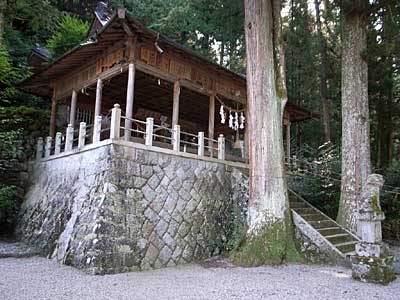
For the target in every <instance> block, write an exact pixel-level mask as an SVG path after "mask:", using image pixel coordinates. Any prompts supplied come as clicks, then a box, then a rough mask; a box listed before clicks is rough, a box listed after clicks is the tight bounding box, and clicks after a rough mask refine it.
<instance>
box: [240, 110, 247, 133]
mask: <svg viewBox="0 0 400 300" xmlns="http://www.w3.org/2000/svg"><path fill="white" fill-rule="evenodd" d="M244 121H246V118H245V117H244V114H243V112H241V113H240V126H239V128H240V129H244Z"/></svg>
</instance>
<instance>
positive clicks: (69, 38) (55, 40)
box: [46, 15, 89, 57]
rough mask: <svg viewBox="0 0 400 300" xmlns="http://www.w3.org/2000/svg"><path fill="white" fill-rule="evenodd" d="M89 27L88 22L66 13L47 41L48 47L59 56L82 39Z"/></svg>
mask: <svg viewBox="0 0 400 300" xmlns="http://www.w3.org/2000/svg"><path fill="white" fill-rule="evenodd" d="M88 29H89V25H88V23H87V22H84V21H81V20H79V19H77V18H75V17H73V16H70V15H66V16H64V17H63V18H62V19H61V20H60V21H59V23H58V24H57V27H56V30H55V32H54V33H53V35H52V36H51V38H50V39H49V40H48V41H47V45H46V47H47V49H49V50H50V52H51V53H52V54H53V56H54V57H59V56H61V55H63V54H64V53H66V52H67V51H68V50H70V49H72V48H73V47H74V46H76V45H77V44H78V43H79V42H80V41H82V40H83V39H84V38H85V36H86V34H87V31H88Z"/></svg>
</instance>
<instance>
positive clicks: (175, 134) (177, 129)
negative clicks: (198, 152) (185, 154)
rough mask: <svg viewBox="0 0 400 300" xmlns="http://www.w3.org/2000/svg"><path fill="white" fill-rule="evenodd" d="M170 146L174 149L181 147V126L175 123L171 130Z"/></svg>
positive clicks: (178, 149)
mask: <svg viewBox="0 0 400 300" xmlns="http://www.w3.org/2000/svg"><path fill="white" fill-rule="evenodd" d="M172 147H173V149H174V151H178V152H179V151H180V148H181V126H180V125H175V126H174V129H173V130H172Z"/></svg>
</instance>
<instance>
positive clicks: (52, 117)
mask: <svg viewBox="0 0 400 300" xmlns="http://www.w3.org/2000/svg"><path fill="white" fill-rule="evenodd" d="M56 118H57V100H56V99H54V98H53V99H52V101H51V115H50V132H49V136H50V137H52V138H54V137H55V133H56Z"/></svg>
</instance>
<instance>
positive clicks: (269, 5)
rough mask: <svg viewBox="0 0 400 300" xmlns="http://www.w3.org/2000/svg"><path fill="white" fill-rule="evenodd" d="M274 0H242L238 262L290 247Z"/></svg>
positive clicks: (274, 259)
mask: <svg viewBox="0 0 400 300" xmlns="http://www.w3.org/2000/svg"><path fill="white" fill-rule="evenodd" d="M280 9H281V1H280V0H245V17H246V23H245V24H246V25H245V26H246V28H245V30H246V46H247V78H248V79H247V80H248V81H247V98H248V113H249V115H248V120H249V123H248V124H249V133H250V199H249V211H248V213H249V218H248V222H249V223H248V225H249V227H248V232H247V242H246V244H245V245H244V246H243V247H242V249H241V250H240V251H241V252H239V253H238V256H237V257H236V258H238V260H237V261H238V262H239V263H242V264H243V265H260V264H264V263H273V264H276V263H281V262H283V261H284V260H285V259H286V258H287V254H288V252H290V251H292V250H293V249H294V248H292V246H293V242H292V236H291V234H292V231H291V230H292V228H291V219H290V214H289V202H288V192H287V184H286V178H285V168H284V155H283V138H282V120H283V109H284V106H285V104H286V100H287V94H286V83H285V74H284V64H283V62H284V57H283V56H284V52H283V44H282V42H283V41H282V32H281V20H280Z"/></svg>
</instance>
